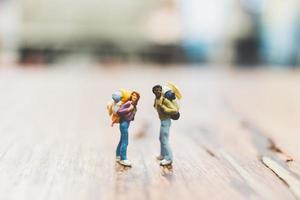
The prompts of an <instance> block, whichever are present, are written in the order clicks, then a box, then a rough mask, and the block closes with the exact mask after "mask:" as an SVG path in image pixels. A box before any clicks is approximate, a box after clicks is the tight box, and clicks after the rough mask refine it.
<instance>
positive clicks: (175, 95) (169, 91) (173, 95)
mask: <svg viewBox="0 0 300 200" xmlns="http://www.w3.org/2000/svg"><path fill="white" fill-rule="evenodd" d="M165 88H166V90H165V92H164V94H163V95H164V97H165V98H167V99H168V100H169V101H170V102H171V103H173V104H175V103H176V104H177V102H175V101H176V100H177V99H178V100H180V99H181V98H182V95H181V92H180V90H179V89H178V87H177V86H176V85H174V84H173V83H170V82H168V83H167V86H166V87H165ZM175 106H176V107H179V106H178V104H177V105H175ZM179 118H180V113H179V111H178V112H177V113H176V114H173V115H171V119H173V120H178V119H179Z"/></svg>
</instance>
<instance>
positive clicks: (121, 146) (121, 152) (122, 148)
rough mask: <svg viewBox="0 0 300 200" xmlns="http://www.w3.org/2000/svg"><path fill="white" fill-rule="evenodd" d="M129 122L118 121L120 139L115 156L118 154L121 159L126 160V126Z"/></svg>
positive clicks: (127, 126)
mask: <svg viewBox="0 0 300 200" xmlns="http://www.w3.org/2000/svg"><path fill="white" fill-rule="evenodd" d="M129 124H130V122H128V121H125V120H124V121H120V133H121V135H120V141H119V144H118V146H117V150H116V156H120V157H121V160H127V146H128V128H129Z"/></svg>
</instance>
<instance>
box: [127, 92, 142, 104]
mask: <svg viewBox="0 0 300 200" xmlns="http://www.w3.org/2000/svg"><path fill="white" fill-rule="evenodd" d="M133 94H135V95H136V96H137V100H136V105H137V103H138V101H139V100H140V94H139V93H138V92H136V91H133V92H131V94H130V98H129V100H130V101H131V99H132V95H133Z"/></svg>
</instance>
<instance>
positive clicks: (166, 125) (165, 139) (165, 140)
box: [161, 119, 173, 160]
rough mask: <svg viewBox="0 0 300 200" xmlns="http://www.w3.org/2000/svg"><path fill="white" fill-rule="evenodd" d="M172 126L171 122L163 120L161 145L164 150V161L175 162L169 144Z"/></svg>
mask: <svg viewBox="0 0 300 200" xmlns="http://www.w3.org/2000/svg"><path fill="white" fill-rule="evenodd" d="M170 126H171V120H170V119H167V120H163V121H162V122H161V135H162V137H161V145H162V149H163V152H164V154H165V155H164V159H166V160H173V154H172V150H171V148H170V144H169V131H170Z"/></svg>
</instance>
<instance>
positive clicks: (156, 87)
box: [152, 85, 162, 93]
mask: <svg viewBox="0 0 300 200" xmlns="http://www.w3.org/2000/svg"><path fill="white" fill-rule="evenodd" d="M158 88H159V89H161V90H162V87H161V85H155V86H154V87H153V88H152V92H153V93H154V90H156V89H158Z"/></svg>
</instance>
